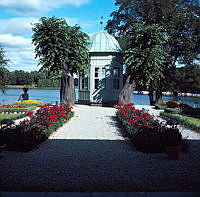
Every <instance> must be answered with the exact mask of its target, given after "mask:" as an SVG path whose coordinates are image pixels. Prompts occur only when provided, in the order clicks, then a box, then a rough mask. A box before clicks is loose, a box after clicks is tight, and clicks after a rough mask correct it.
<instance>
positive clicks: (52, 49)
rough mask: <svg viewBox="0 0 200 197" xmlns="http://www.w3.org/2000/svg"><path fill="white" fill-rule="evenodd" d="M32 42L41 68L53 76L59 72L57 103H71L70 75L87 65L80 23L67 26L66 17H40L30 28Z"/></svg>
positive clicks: (87, 56) (72, 93) (87, 52)
mask: <svg viewBox="0 0 200 197" xmlns="http://www.w3.org/2000/svg"><path fill="white" fill-rule="evenodd" d="M33 32H34V34H33V36H32V42H33V44H34V45H35V52H36V58H38V59H39V65H42V67H41V69H40V70H41V71H45V72H48V73H50V74H53V75H59V74H60V73H61V87H60V102H61V103H63V104H67V105H73V104H74V82H73V75H74V74H78V72H79V71H85V70H87V69H88V66H89V51H88V48H87V46H88V40H89V37H88V35H87V34H85V33H83V32H82V31H81V28H80V26H78V25H75V26H72V27H71V26H69V25H68V24H67V22H66V21H65V19H63V18H61V19H59V18H56V17H51V18H46V17H42V18H40V21H39V23H35V24H34V27H33Z"/></svg>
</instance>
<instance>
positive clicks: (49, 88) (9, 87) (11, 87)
mask: <svg viewBox="0 0 200 197" xmlns="http://www.w3.org/2000/svg"><path fill="white" fill-rule="evenodd" d="M24 87H25V86H23V85H21V86H20V85H19V86H17V85H15V86H12V85H8V86H7V87H6V89H22V88H24ZM27 87H28V88H29V89H40V90H60V88H59V87H34V86H32V87H30V86H27Z"/></svg>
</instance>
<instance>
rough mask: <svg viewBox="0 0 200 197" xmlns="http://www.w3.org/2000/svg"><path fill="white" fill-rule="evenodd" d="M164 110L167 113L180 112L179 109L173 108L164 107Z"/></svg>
mask: <svg viewBox="0 0 200 197" xmlns="http://www.w3.org/2000/svg"><path fill="white" fill-rule="evenodd" d="M164 111H165V112H167V113H172V114H180V113H181V110H180V109H174V108H165V110H164Z"/></svg>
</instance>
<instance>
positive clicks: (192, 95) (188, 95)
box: [134, 91, 200, 98]
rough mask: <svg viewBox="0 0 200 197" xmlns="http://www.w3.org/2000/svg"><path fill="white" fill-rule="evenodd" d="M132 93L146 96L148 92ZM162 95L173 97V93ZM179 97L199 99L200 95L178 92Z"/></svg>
mask: <svg viewBox="0 0 200 197" xmlns="http://www.w3.org/2000/svg"><path fill="white" fill-rule="evenodd" d="M134 93H135V94H148V93H149V92H148V91H134ZM162 95H163V96H173V93H172V92H162ZM179 95H180V96H183V97H197V98H199V97H200V94H194V93H183V92H180V93H179Z"/></svg>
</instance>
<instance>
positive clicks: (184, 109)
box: [180, 104, 200, 117]
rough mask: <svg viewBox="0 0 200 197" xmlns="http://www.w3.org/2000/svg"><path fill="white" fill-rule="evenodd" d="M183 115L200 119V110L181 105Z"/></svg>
mask: <svg viewBox="0 0 200 197" xmlns="http://www.w3.org/2000/svg"><path fill="white" fill-rule="evenodd" d="M180 107H181V110H182V114H183V115H184V114H185V115H190V116H192V117H200V108H193V107H191V106H189V105H187V104H181V105H180Z"/></svg>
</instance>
